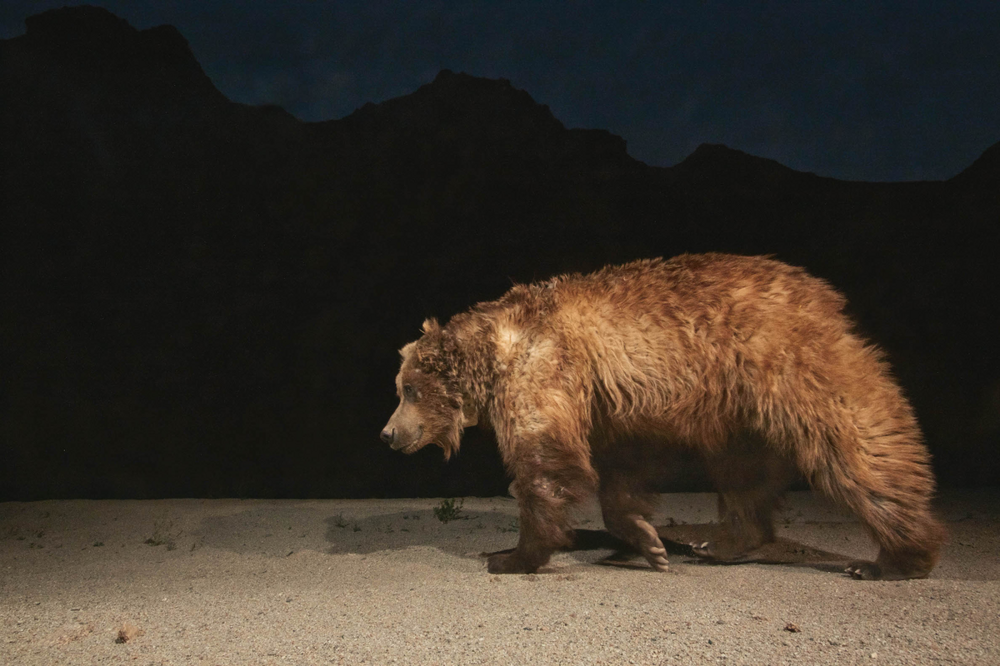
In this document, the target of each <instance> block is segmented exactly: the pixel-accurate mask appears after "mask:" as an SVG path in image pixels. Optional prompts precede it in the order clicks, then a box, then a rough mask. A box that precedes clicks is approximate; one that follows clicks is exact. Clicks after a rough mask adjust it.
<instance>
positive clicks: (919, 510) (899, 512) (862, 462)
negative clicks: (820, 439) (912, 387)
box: [801, 387, 947, 580]
mask: <svg viewBox="0 0 1000 666" xmlns="http://www.w3.org/2000/svg"><path fill="white" fill-rule="evenodd" d="M882 389H883V390H881V391H880V392H878V393H877V394H876V395H875V396H874V397H873V398H872V399H870V400H869V401H868V404H870V405H874V406H875V407H873V408H871V409H868V410H859V413H858V415H857V416H856V417H855V418H856V420H855V421H854V422H853V423H850V424H849V426H850V427H841V428H838V429H837V430H834V431H827V432H826V433H822V434H824V435H825V437H824V440H825V442H828V443H829V445H828V446H817V447H815V449H814V450H815V451H819V452H821V455H819V456H815V457H805V459H804V460H803V464H802V465H801V467H802V470H803V472H805V473H806V475H807V476H808V478H809V480H810V483H811V484H812V485H813V486H814V487H815V488H817V489H819V490H820V491H822V492H823V493H825V494H826V495H828V496H829V497H830V498H832V499H833V500H835V501H837V502H839V503H840V504H842V505H844V506H846V507H847V508H849V509H851V510H852V511H853V512H854V514H855V515H857V517H858V518H859V519H860V520H861V522H862V523H863V524H864V526H865V528H866V529H867V531H868V533H869V534H870V535H871V536H872V538H873V539H874V540H875V542H876V543H877V544H878V545H879V554H878V557H877V558H876V560H875V561H874V562H854V563H852V564H851V565H850V566H849V567H848V568H847V570H846V571H847V573H848V574H850V575H851V576H852V577H854V578H858V579H863V580H878V579H881V580H901V579H907V578H925V577H927V575H928V574H929V573H930V571H931V569H933V568H934V566H935V565H936V564H937V561H938V551H939V550H940V547H941V545H942V544H943V543H944V542H945V540H946V536H947V533H946V530H945V528H944V526H943V525H942V524H941V523H940V522H939V521H938V520H937V519H936V518H935V517H934V515H933V513H932V511H931V497H932V495H933V493H934V474H933V471H932V470H931V466H930V456H929V454H928V452H927V449H926V447H925V446H924V445H923V443H922V442H921V438H920V432H919V430H918V428H917V425H916V421H915V419H914V418H913V416H912V413H911V412H910V409H909V406H908V405H907V404H906V403H905V401H904V400H903V398H902V396H900V395H899V392H898V389H895V388H894V387H882ZM844 433H846V434H847V435H848V437H844ZM838 435H839V436H838Z"/></svg>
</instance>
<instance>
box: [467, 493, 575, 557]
mask: <svg viewBox="0 0 1000 666" xmlns="http://www.w3.org/2000/svg"><path fill="white" fill-rule="evenodd" d="M512 487H513V489H514V491H515V494H516V495H517V502H518V507H519V508H520V534H519V535H518V542H517V548H515V549H514V550H513V551H511V552H509V553H497V554H495V555H491V556H490V558H489V562H488V565H487V568H488V570H489V572H490V573H496V574H504V573H534V572H536V571H537V570H538V569H539V567H542V566H544V565H545V564H547V563H548V561H549V558H550V557H552V553H553V552H554V551H556V550H558V549H560V548H565V547H567V546H569V545H571V543H572V538H571V537H570V534H572V531H571V529H570V526H569V525H568V523H567V518H566V511H565V505H566V501H567V493H566V490H565V488H563V487H561V486H559V485H558V484H557V483H556V482H555V481H554V480H553V479H551V478H549V477H547V476H545V475H537V476H532V477H529V478H527V479H522V478H518V479H515V481H514V484H513V486H512Z"/></svg>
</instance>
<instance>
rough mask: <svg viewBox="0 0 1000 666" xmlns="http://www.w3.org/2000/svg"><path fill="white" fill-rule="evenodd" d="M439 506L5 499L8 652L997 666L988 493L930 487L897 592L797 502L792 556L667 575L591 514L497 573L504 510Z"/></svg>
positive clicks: (810, 501)
mask: <svg viewBox="0 0 1000 666" xmlns="http://www.w3.org/2000/svg"><path fill="white" fill-rule="evenodd" d="M441 505H442V500H372V501H357V500H352V501H346V500H325V501H261V500H162V501H52V502H33V503H3V504H0V663H2V664H11V665H13V664H18V665H21V664H23V665H29V664H46V665H48V664H329V663H333V664H341V663H344V664H394V663H401V664H435V663H438V664H521V663H532V664H630V663H635V664H660V663H684V664H692V663H697V664H701V663H705V664H707V663H713V664H715V663H722V664H861V663H863V664H934V663H955V664H1000V582H998V581H1000V561H998V557H997V554H998V553H1000V530H998V528H1000V490H992V491H976V492H961V493H949V494H946V495H945V496H944V497H942V498H941V500H940V502H939V509H940V512H941V514H942V515H943V516H944V517H945V518H946V519H947V521H948V523H949V527H950V529H951V531H952V538H951V543H950V544H949V545H948V546H947V548H946V550H945V552H944V557H943V559H942V562H941V564H940V566H939V567H938V568H937V569H936V570H935V571H934V573H933V574H932V576H931V578H929V579H927V580H918V581H903V582H864V581H855V580H851V579H849V578H847V577H846V576H844V575H842V574H840V573H836V571H837V570H838V568H842V564H843V562H842V561H838V557H839V558H842V559H843V560H845V561H846V560H847V559H849V558H855V557H867V558H871V557H873V556H874V553H875V547H874V546H873V545H872V544H871V542H870V541H869V540H868V539H867V537H866V536H865V535H864V533H863V532H862V530H861V528H860V526H859V525H858V524H857V523H856V522H854V521H853V520H852V519H850V518H849V517H846V516H844V515H842V514H840V513H838V512H836V511H833V510H831V509H830V508H829V507H826V506H824V505H821V504H819V503H818V502H817V501H816V500H815V499H814V498H813V497H812V496H811V495H809V494H808V493H792V494H790V495H789V497H788V499H787V502H786V508H785V509H784V510H783V511H782V513H781V515H780V517H779V520H778V524H779V525H780V527H779V533H780V534H781V537H782V538H784V539H788V540H790V541H789V546H788V552H789V553H791V554H793V555H796V554H797V556H798V557H799V559H800V561H797V562H792V563H790V564H761V563H750V564H740V565H711V564H703V563H699V562H697V561H695V560H694V559H692V558H691V557H688V556H685V555H683V554H679V553H675V554H672V555H671V558H670V559H671V572H670V573H666V574H657V573H654V572H653V571H651V570H649V569H648V568H645V564H644V563H642V562H640V563H633V564H635V565H636V566H633V567H629V566H607V565H602V564H601V562H602V561H603V560H605V559H606V558H608V557H609V556H612V555H613V551H612V549H610V548H609V547H608V546H607V544H606V543H602V533H599V532H596V531H595V530H599V529H600V528H601V527H602V526H601V521H600V518H599V512H598V511H597V510H596V506H588V507H584V509H583V510H582V511H581V512H580V517H579V521H578V523H579V526H580V528H581V530H582V531H581V542H582V544H583V546H586V549H578V550H574V551H572V552H565V553H560V554H558V555H557V556H556V557H555V558H554V559H553V561H552V563H551V565H549V566H548V567H547V568H546V569H544V570H543V572H541V573H539V574H537V575H529V576H525V575H513V576H494V575H490V574H488V573H487V572H486V570H485V561H484V559H483V558H482V557H481V553H482V552H483V551H494V550H500V549H503V548H508V547H511V546H513V545H514V543H515V542H516V539H517V532H516V515H517V511H516V505H515V503H514V500H511V499H503V498H494V499H473V498H469V499H466V500H465V501H464V504H461V510H460V511H459V513H458V517H457V519H455V520H450V521H448V522H442V521H441V520H439V519H438V518H437V517H436V515H435V511H434V509H435V508H437V509H440V508H441ZM714 506H715V499H714V496H712V495H703V494H686V495H667V496H664V501H663V503H662V506H661V509H660V512H659V514H658V515H657V520H656V522H657V524H658V525H659V524H662V525H664V526H669V525H671V524H673V525H674V527H672V528H671V527H664V530H663V534H664V535H665V536H672V535H673V536H677V538H678V539H681V540H683V539H684V538H686V537H687V536H688V533H690V532H694V533H697V532H698V531H699V530H702V529H703V528H699V527H691V525H697V524H701V523H707V522H710V521H711V520H713V519H714V513H715V512H714ZM671 530H673V532H671ZM685 530H686V532H685ZM678 535H679V536H678ZM796 543H801V544H807V545H808V546H809V548H800V547H798V546H796V545H795V544H796ZM815 549H820V550H822V551H828V552H827V553H822V552H820V550H815ZM831 553H832V554H833V555H831ZM791 559H793V560H794V559H796V558H795V557H792V558H791ZM119 637H121V638H125V639H127V640H125V641H124V642H121V639H120V638H119Z"/></svg>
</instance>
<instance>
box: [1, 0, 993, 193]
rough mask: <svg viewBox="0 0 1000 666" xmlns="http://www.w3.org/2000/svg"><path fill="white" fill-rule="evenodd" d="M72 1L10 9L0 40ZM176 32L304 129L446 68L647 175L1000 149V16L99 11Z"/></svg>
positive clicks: (540, 6) (821, 8) (831, 7)
mask: <svg viewBox="0 0 1000 666" xmlns="http://www.w3.org/2000/svg"><path fill="white" fill-rule="evenodd" d="M67 4H70V5H75V4H84V3H76V2H67V0H43V1H37V0H30V1H29V0H5V2H3V3H2V4H0V38H5V39H6V38H11V37H15V36H17V35H20V34H23V32H24V23H23V21H24V18H25V17H27V16H29V15H32V14H36V13H39V12H41V11H44V10H46V9H49V8H52V7H60V6H63V5H67ZM86 4H97V5H100V6H103V7H105V8H107V9H109V10H110V11H112V12H114V13H115V14H117V15H118V16H121V17H122V18H124V19H126V20H128V21H129V22H130V23H131V24H132V25H133V26H135V27H137V28H139V29H144V28H149V27H153V26H156V25H161V24H165V23H166V24H171V25H174V26H176V27H177V28H178V29H179V30H180V31H181V33H182V34H183V35H184V36H185V37H186V38H187V39H188V41H189V42H190V44H191V48H192V50H193V51H194V54H195V56H196V57H197V59H198V60H199V62H200V63H201V64H202V66H203V67H204V69H205V71H206V73H207V74H208V75H209V77H211V79H212V80H213V82H214V83H215V84H216V86H217V87H218V88H219V89H220V90H221V91H222V92H223V93H224V94H225V95H227V96H228V97H229V98H230V99H232V100H234V101H237V102H244V103H248V104H265V103H271V104H278V105H280V106H282V107H284V108H286V109H287V110H289V111H290V112H291V113H293V114H294V115H295V116H297V117H298V118H300V119H302V120H307V121H318V120H328V119H334V118H340V117H343V116H345V115H347V114H349V113H351V112H352V111H354V110H355V109H356V108H358V107H359V106H361V105H363V104H364V103H366V102H379V101H383V100H386V99H389V98H392V97H397V96H400V95H405V94H408V93H411V92H413V91H414V90H416V89H417V88H418V87H419V86H420V85H422V84H425V83H428V82H430V81H431V80H432V79H433V78H434V76H435V74H436V73H437V72H438V71H439V70H441V69H444V68H447V69H452V70H454V71H464V72H468V73H470V74H473V75H477V76H485V77H490V78H500V77H502V78H506V79H509V80H510V81H511V82H512V83H513V85H514V86H516V87H518V88H521V89H524V90H526V91H528V92H529V93H530V94H531V95H532V96H533V97H534V98H535V100H536V101H538V102H539V103H542V104H547V105H549V106H550V107H551V109H552V112H553V113H554V114H555V116H556V117H557V118H558V119H559V120H561V121H562V122H563V123H564V124H565V125H566V126H568V127H586V128H599V129H607V130H610V131H611V132H613V133H615V134H618V135H620V136H622V137H624V138H625V139H626V140H627V141H628V146H629V152H630V154H631V155H632V156H633V157H636V158H638V159H640V160H642V161H644V162H646V163H648V164H651V165H655V166H671V165H673V164H676V163H677V162H679V161H680V160H682V159H683V158H684V157H686V156H687V155H688V154H690V153H691V152H692V151H693V150H694V148H695V147H696V146H698V145H699V144H701V143H706V142H707V143H724V144H726V145H728V146H730V147H732V148H736V149H739V150H743V151H746V152H748V153H751V154H754V155H758V156H761V157H768V158H772V159H775V160H778V161H779V162H781V163H783V164H785V165H787V166H790V167H792V168H794V169H798V170H802V171H812V172H815V173H818V174H820V175H824V176H832V177H836V178H843V179H852V180H872V181H896V180H921V179H945V178H949V177H951V176H954V175H955V174H957V173H958V172H960V171H961V170H962V169H964V168H965V167H967V166H968V165H969V164H971V163H972V161H973V160H975V159H976V158H977V157H978V156H979V155H980V154H981V153H982V152H983V151H984V150H985V149H986V148H987V147H989V146H990V145H992V144H993V143H996V142H997V140H998V139H1000V3H998V2H996V0H984V1H973V2H961V3H955V2H946V1H942V2H928V1H926V0H908V1H896V2H871V1H870V0H866V1H865V2H844V1H840V0H838V1H835V2H834V1H830V2H808V3H785V2H774V3H767V2H764V3H761V2H746V1H743V0H741V1H738V2H737V1H728V2H722V1H720V2H682V3H667V2H644V3H596V2H587V3H566V4H563V3H558V4H556V3H541V2H503V3H499V2H482V1H471V2H468V1H467V2H431V1H428V2H416V3H384V2H373V1H371V0H366V1H364V2H280V3H277V2H252V1H247V0H173V1H170V2H111V1H106V2H90V3H86Z"/></svg>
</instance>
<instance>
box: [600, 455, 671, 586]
mask: <svg viewBox="0 0 1000 666" xmlns="http://www.w3.org/2000/svg"><path fill="white" fill-rule="evenodd" d="M632 486H633V484H631V483H629V482H628V481H627V480H626V479H625V478H624V477H622V476H621V475H619V474H610V475H608V477H607V478H604V477H602V479H601V487H600V490H599V492H598V495H599V499H600V502H601V513H602V514H603V516H604V526H605V527H606V528H607V529H608V531H609V532H611V533H612V534H613V535H615V536H616V537H618V538H619V539H621V540H623V541H625V542H626V543H628V544H629V545H630V546H632V547H633V548H635V549H636V550H637V551H639V552H640V553H641V554H642V556H643V557H645V558H646V561H647V562H649V565H650V566H651V567H653V568H654V569H656V570H657V571H667V570H668V568H669V562H668V561H667V549H666V548H664V547H663V542H662V541H660V536H659V535H658V534H657V533H656V528H655V527H653V526H652V525H650V524H649V519H650V518H651V517H652V513H653V506H654V503H655V500H654V498H655V495H652V494H649V493H642V492H636V491H635V490H634V488H633V487H632Z"/></svg>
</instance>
